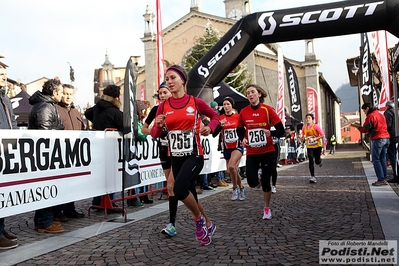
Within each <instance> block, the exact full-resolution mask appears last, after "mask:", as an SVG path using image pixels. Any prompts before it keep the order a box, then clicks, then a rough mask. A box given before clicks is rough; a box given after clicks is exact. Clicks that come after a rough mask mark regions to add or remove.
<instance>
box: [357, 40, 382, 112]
mask: <svg viewBox="0 0 399 266" xmlns="http://www.w3.org/2000/svg"><path fill="white" fill-rule="evenodd" d="M360 36H361V37H360V39H361V40H360V69H359V72H360V73H359V76H360V84H359V85H360V86H359V89H360V92H359V93H360V95H361V96H362V99H363V102H364V103H371V104H373V106H378V93H377V91H376V90H375V88H374V86H373V74H372V73H373V72H372V71H371V54H370V46H369V41H368V37H367V33H362V34H361V35H360Z"/></svg>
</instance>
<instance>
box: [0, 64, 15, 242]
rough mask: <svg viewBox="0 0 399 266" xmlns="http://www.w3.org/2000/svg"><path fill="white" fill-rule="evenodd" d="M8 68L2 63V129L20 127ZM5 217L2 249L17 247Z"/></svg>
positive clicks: (0, 227) (1, 230)
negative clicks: (7, 90)
mask: <svg viewBox="0 0 399 266" xmlns="http://www.w3.org/2000/svg"><path fill="white" fill-rule="evenodd" d="M6 88H7V70H6V69H5V68H4V67H3V65H2V64H0V98H1V103H0V129H18V127H17V120H16V119H15V116H14V113H13V110H12V105H11V101H10V99H9V98H8V97H7V95H6ZM4 227H5V224H4V218H0V250H3V249H11V248H16V247H17V246H18V242H17V240H18V237H17V236H16V235H13V234H11V233H8V232H7V231H5V230H4Z"/></svg>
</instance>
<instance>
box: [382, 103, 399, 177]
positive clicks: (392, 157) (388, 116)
mask: <svg viewBox="0 0 399 266" xmlns="http://www.w3.org/2000/svg"><path fill="white" fill-rule="evenodd" d="M394 106H395V103H394V102H393V101H388V102H387V103H386V108H387V109H386V110H385V112H384V116H385V120H386V121H387V127H388V133H389V146H388V150H387V155H388V160H389V162H390V164H391V167H392V170H393V178H391V179H389V180H388V182H389V183H398V181H399V178H398V174H397V173H398V171H397V169H396V168H397V167H398V164H397V163H396V136H395V135H396V134H395V111H394V110H395V109H394Z"/></svg>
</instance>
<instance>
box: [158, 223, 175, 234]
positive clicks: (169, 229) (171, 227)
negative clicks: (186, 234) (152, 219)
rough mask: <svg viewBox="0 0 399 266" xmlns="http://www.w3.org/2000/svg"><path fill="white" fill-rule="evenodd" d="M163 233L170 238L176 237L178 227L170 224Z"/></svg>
mask: <svg viewBox="0 0 399 266" xmlns="http://www.w3.org/2000/svg"><path fill="white" fill-rule="evenodd" d="M161 233H162V234H164V235H168V236H175V235H176V234H177V232H176V227H175V226H174V225H173V224H172V223H169V224H168V225H167V226H166V227H165V228H164V229H162V231H161Z"/></svg>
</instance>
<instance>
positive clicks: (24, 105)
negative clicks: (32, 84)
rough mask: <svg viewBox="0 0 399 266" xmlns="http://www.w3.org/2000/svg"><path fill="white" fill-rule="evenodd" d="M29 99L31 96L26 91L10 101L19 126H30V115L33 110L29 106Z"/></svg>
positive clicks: (22, 91)
mask: <svg viewBox="0 0 399 266" xmlns="http://www.w3.org/2000/svg"><path fill="white" fill-rule="evenodd" d="M29 97H30V95H29V94H28V93H27V92H26V91H24V90H21V92H20V93H18V94H17V95H15V96H14V97H12V98H11V99H10V100H11V103H12V109H13V112H14V115H15V117H16V119H17V124H18V126H28V119H29V113H30V109H31V108H32V105H30V104H29Z"/></svg>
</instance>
